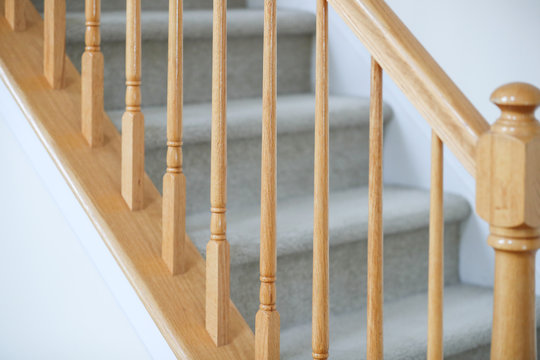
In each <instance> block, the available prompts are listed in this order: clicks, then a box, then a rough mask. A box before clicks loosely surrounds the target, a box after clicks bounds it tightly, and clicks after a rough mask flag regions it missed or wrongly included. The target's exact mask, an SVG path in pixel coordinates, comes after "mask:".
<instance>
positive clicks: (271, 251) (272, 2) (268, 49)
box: [255, 0, 280, 360]
mask: <svg viewBox="0 0 540 360" xmlns="http://www.w3.org/2000/svg"><path fill="white" fill-rule="evenodd" d="M276 33H277V25H276V0H265V2H264V56H263V121H262V159H261V262H260V271H261V289H260V301H261V304H260V309H259V311H258V312H257V316H256V318H255V359H256V360H277V359H279V328H280V319H279V312H278V311H277V310H276V269H277V252H276V201H277V200H276V188H277V177H276V163H277V150H276V149H277V148H276V141H277V132H276V129H277V128H276V94H277V87H276V77H277V38H276Z"/></svg>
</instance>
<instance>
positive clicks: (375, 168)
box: [366, 59, 384, 360]
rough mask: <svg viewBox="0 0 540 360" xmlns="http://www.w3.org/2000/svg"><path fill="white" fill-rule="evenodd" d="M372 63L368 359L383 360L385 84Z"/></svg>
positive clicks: (373, 61)
mask: <svg viewBox="0 0 540 360" xmlns="http://www.w3.org/2000/svg"><path fill="white" fill-rule="evenodd" d="M382 81H383V80H382V68H381V67H380V65H379V64H378V63H377V61H376V60H375V59H371V96H370V101H371V102H370V106H369V190H368V202H369V205H368V206H369V214H368V250H367V252H368V253H367V274H368V278H367V343H366V347H367V349H366V351H367V359H368V360H378V359H382V358H383V343H384V341H383V302H384V286H383V285H384V284H383V280H384V277H383V216H382V210H383V183H382V181H383V113H382V112H383V92H382V90H383V83H382Z"/></svg>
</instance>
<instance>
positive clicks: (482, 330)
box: [278, 285, 539, 360]
mask: <svg viewBox="0 0 540 360" xmlns="http://www.w3.org/2000/svg"><path fill="white" fill-rule="evenodd" d="M386 288H388V286H386ZM362 294H363V295H364V296H365V291H363V292H362ZM492 299H493V292H492V289H487V288H481V287H475V286H470V285H454V286H449V287H447V288H446V289H445V296H444V354H445V359H455V360H457V359H460V360H469V359H470V360H473V359H474V360H476V359H488V358H489V345H490V342H491V323H492V316H493V306H492V303H493V300H492ZM538 309H539V307H538V306H537V318H538V317H539V315H538V314H539V312H538ZM278 310H279V307H278ZM426 346H427V294H425V293H424V294H416V295H413V296H410V297H406V298H402V299H399V300H396V301H393V302H389V303H386V304H385V307H384V358H385V359H386V360H394V359H395V360H402V359H410V360H413V359H418V360H420V359H425V358H426ZM310 356H311V322H306V323H305V324H302V325H299V326H297V327H293V328H290V329H287V330H285V331H283V332H282V333H281V358H282V359H283V360H304V359H309V358H311V357H310ZM330 358H331V359H335V360H350V359H366V311H365V310H361V311H355V312H349V313H346V314H342V315H339V316H330Z"/></svg>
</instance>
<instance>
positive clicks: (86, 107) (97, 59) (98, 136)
mask: <svg viewBox="0 0 540 360" xmlns="http://www.w3.org/2000/svg"><path fill="white" fill-rule="evenodd" d="M85 5H86V7H85V12H86V36H85V41H86V47H85V50H84V53H83V56H82V66H81V116H82V133H83V136H84V138H85V139H86V141H88V144H89V145H90V146H92V147H97V146H100V145H101V144H102V143H103V114H104V109H103V54H102V53H101V48H100V43H101V39H100V31H99V26H100V24H99V21H100V15H101V0H86V4H85Z"/></svg>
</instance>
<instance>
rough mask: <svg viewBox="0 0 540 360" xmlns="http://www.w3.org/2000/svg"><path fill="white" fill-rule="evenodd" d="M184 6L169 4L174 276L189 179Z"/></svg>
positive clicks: (168, 212) (179, 263) (165, 253)
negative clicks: (186, 170) (185, 158)
mask: <svg viewBox="0 0 540 360" xmlns="http://www.w3.org/2000/svg"><path fill="white" fill-rule="evenodd" d="M182 7H183V1H182V0H170V1H169V77H168V82H167V86H168V89H167V146H168V149H167V172H166V173H165V176H164V177H163V244H162V257H163V260H164V261H165V263H166V264H167V266H168V267H169V270H170V271H171V273H172V274H173V275H176V274H179V273H182V272H184V270H185V261H184V241H185V234H186V177H185V175H184V173H183V169H182V162H183V159H182V158H183V156H182V105H183V73H182V64H183V40H182V33H183V30H182V26H183V25H182Z"/></svg>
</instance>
